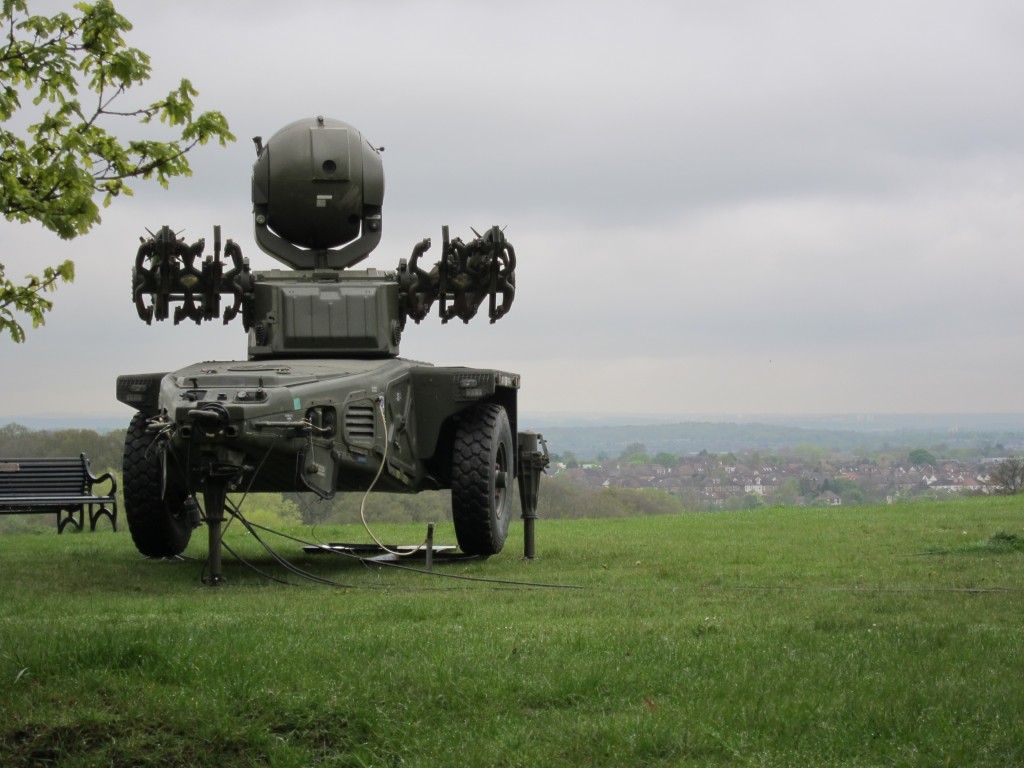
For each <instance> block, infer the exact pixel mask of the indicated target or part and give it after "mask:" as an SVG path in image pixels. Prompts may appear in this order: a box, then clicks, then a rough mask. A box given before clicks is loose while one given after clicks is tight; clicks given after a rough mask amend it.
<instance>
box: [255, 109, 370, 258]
mask: <svg viewBox="0 0 1024 768" xmlns="http://www.w3.org/2000/svg"><path fill="white" fill-rule="evenodd" d="M256 146H257V152H258V156H257V158H256V162H255V164H254V165H253V169H252V202H253V225H254V230H255V235H256V242H257V244H258V245H259V247H260V248H261V249H262V250H264V251H265V252H266V253H268V254H270V255H271V256H273V257H274V258H275V259H277V260H278V261H281V262H283V263H284V264H287V265H288V266H290V267H291V268H293V269H345V268H346V267H350V266H352V265H353V264H357V263H358V262H360V261H362V260H363V259H365V258H366V257H367V256H368V255H369V254H370V252H371V251H372V250H373V249H374V248H375V247H376V246H377V244H378V243H379V242H380V238H381V227H382V221H381V208H382V206H383V204H384V167H383V164H382V163H381V158H380V153H379V152H378V150H377V149H375V148H374V147H372V146H371V145H370V144H369V142H367V141H366V140H365V139H364V138H363V136H362V134H360V132H359V131H358V130H356V129H355V128H353V127H352V126H351V125H349V124H348V123H343V122H341V121H340V120H332V119H330V118H325V117H315V118H307V119H305V120H298V121H296V122H294V123H291V124H289V125H286V126H285V127H284V128H282V129H281V130H279V131H278V132H277V133H275V134H274V135H273V136H271V137H270V140H269V141H267V143H266V144H263V143H262V142H261V140H260V139H256Z"/></svg>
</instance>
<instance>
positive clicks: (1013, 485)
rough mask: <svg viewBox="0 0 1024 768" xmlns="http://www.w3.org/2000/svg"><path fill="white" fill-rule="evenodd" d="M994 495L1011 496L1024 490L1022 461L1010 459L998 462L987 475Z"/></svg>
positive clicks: (1023, 464)
mask: <svg viewBox="0 0 1024 768" xmlns="http://www.w3.org/2000/svg"><path fill="white" fill-rule="evenodd" d="M989 482H990V483H991V484H992V486H993V488H994V489H995V491H996V493H999V494H1003V495H1006V496H1012V495H1013V494H1015V493H1020V492H1021V491H1022V490H1024V459H1018V458H1010V459H1003V460H1002V461H1000V462H998V463H997V464H996V465H995V467H994V468H993V470H992V472H991V474H990V475H989Z"/></svg>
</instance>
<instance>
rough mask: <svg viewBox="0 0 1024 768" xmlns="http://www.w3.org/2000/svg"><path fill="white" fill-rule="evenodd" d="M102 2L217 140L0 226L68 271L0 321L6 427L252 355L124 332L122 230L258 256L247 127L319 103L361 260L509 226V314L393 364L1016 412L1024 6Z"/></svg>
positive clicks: (35, 264) (24, 248) (750, 407)
mask: <svg viewBox="0 0 1024 768" xmlns="http://www.w3.org/2000/svg"><path fill="white" fill-rule="evenodd" d="M68 5H70V3H68ZM117 5H118V8H119V10H120V11H121V12H122V13H123V14H124V15H125V16H127V17H128V18H129V19H131V20H132V21H133V23H134V24H135V29H134V30H133V32H132V33H131V34H130V36H129V38H128V43H129V44H130V45H133V46H136V47H138V48H141V49H142V50H144V51H146V52H148V53H149V54H150V55H151V57H152V64H153V70H154V76H153V80H152V88H151V89H149V90H148V91H147V92H146V93H144V94H140V96H139V97H138V98H139V99H140V100H142V99H143V98H145V99H147V100H152V99H155V98H156V97H157V96H158V95H159V93H160V92H163V91H166V90H167V89H169V88H170V87H171V86H173V85H174V84H175V83H176V81H177V79H179V78H181V77H188V78H190V79H191V80H192V82H193V84H194V85H195V86H196V87H197V88H198V89H199V91H200V96H199V99H198V104H199V107H200V108H201V109H219V110H221V111H222V112H224V114H225V115H226V116H227V118H228V120H229V122H230V124H231V128H232V131H233V132H234V133H235V134H236V136H237V137H238V141H237V142H236V143H234V144H231V145H229V146H228V147H227V148H226V149H222V148H216V147H204V148H202V149H200V150H197V151H196V152H195V153H194V154H193V156H192V165H193V171H194V175H193V176H192V177H191V178H190V179H185V180H179V181H176V182H172V184H171V186H170V188H169V189H168V190H162V189H160V188H159V187H157V186H156V185H151V186H150V185H147V184H145V183H142V182H140V183H138V184H136V186H135V191H136V195H135V196H134V197H132V198H123V199H119V200H117V201H115V203H114V205H113V206H112V207H111V208H109V209H107V210H106V211H105V212H104V214H103V217H104V222H103V224H102V225H101V226H99V227H98V228H96V229H95V230H94V231H93V232H92V233H91V234H89V235H88V236H86V237H83V238H80V239H78V240H76V241H73V242H71V243H62V242H60V241H58V240H57V239H56V238H55V237H54V236H52V235H50V234H48V233H45V232H43V231H42V230H41V228H40V227H38V226H37V225H18V224H12V223H7V222H0V254H2V256H0V261H3V263H5V264H6V265H7V271H8V274H9V275H10V276H20V275H21V274H24V273H26V272H28V271H30V270H34V271H38V270H39V269H41V267H42V266H43V265H44V264H46V263H55V262H58V261H60V260H62V259H65V258H73V259H74V260H75V262H76V265H77V271H78V277H77V279H76V280H75V283H74V284H73V285H69V286H63V287H61V288H60V290H59V291H58V292H57V293H56V294H54V295H53V298H54V300H55V309H54V311H53V312H52V314H50V315H49V316H48V319H47V322H46V325H45V326H44V327H42V328H39V329H35V330H29V332H28V341H27V343H25V344H22V345H14V344H12V343H11V342H10V341H9V340H7V339H3V340H0V355H2V372H0V416H7V417H16V416H47V415H63V414H84V415H90V416H109V415H113V416H117V415H122V414H123V415H124V417H125V420H126V421H127V419H128V418H129V417H130V412H129V410H128V408H127V406H123V405H121V404H119V403H118V402H117V401H116V399H115V397H114V379H115V377H116V375H117V374H119V373H133V372H142V371H157V370H171V369H174V368H177V367H181V366H184V365H186V364H188V363H191V362H194V361H196V360H212V359H221V360H223V359H243V358H244V357H245V354H246V337H245V333H244V331H243V329H242V326H241V324H240V323H239V322H237V321H236V322H235V323H234V324H233V325H230V326H227V327H221V326H219V325H215V324H204V325H203V326H202V327H197V326H195V325H192V324H190V325H187V326H186V325H181V326H177V327H175V326H174V325H173V324H171V322H170V321H167V322H165V323H162V324H159V325H157V324H154V326H153V327H147V326H146V325H145V324H144V323H143V322H142V321H141V320H139V319H138V318H137V316H136V314H135V310H134V308H133V305H132V303H131V297H130V287H129V286H130V269H131V265H132V262H133V258H134V254H135V250H136V248H137V247H138V242H139V241H138V237H139V236H140V235H143V234H144V233H145V229H146V228H149V229H151V230H154V231H155V230H156V229H157V228H158V227H160V226H161V225H163V224H169V225H171V226H172V227H173V228H174V229H176V230H180V229H184V230H185V231H184V233H183V234H184V236H185V237H186V239H187V240H188V241H189V242H191V241H192V240H195V239H197V238H199V237H206V238H207V240H208V241H210V240H211V239H212V227H213V225H214V224H221V225H222V227H223V230H224V235H225V237H231V238H233V239H234V240H236V241H237V242H239V244H240V245H241V246H242V250H243V252H244V253H245V255H246V256H248V257H249V258H250V260H251V262H252V264H253V266H254V268H255V269H269V268H276V267H277V266H278V265H277V262H275V261H273V260H272V259H271V258H270V257H268V256H266V255H264V254H262V253H261V252H260V251H259V250H258V248H257V247H256V245H255V241H254V239H253V237H252V222H251V202H250V188H249V184H250V173H251V166H252V162H253V160H254V159H255V150H254V148H253V145H252V143H251V141H250V138H251V137H252V136H255V135H262V136H263V137H264V138H269V137H270V136H271V135H272V134H273V133H274V132H275V131H276V130H277V129H278V128H280V127H282V126H283V125H285V124H287V123H289V122H291V121H293V120H296V119H299V118H303V117H308V116H313V115H317V114H322V115H325V116H329V117H334V118H338V119H341V120H344V121H346V122H348V123H351V124H352V125H354V126H355V127H356V128H358V129H359V130H360V131H361V132H362V133H363V135H364V136H365V137H366V138H367V139H368V140H369V141H370V142H371V143H373V144H374V145H378V146H379V145H383V146H384V147H385V151H384V154H383V161H384V170H385V176H386V183H387V192H386V197H385V205H384V237H383V240H382V243H381V245H380V246H379V247H378V248H377V250H376V251H375V252H374V253H373V254H372V255H371V256H370V258H369V259H367V260H366V261H365V262H363V264H361V265H360V267H362V266H375V267H379V268H393V267H395V266H396V265H397V263H398V261H399V259H400V258H404V257H407V256H408V255H409V252H410V250H411V248H412V246H413V245H414V244H415V243H416V242H418V241H419V240H420V239H422V238H423V237H427V236H429V237H432V238H433V239H434V240H435V242H439V241H440V234H441V225H443V224H448V225H449V226H450V228H451V230H452V233H453V235H461V236H463V237H464V238H465V237H467V236H471V231H470V227H475V228H476V229H477V230H481V231H482V229H483V228H485V227H488V226H490V225H492V224H500V225H502V226H505V227H507V229H506V234H507V236H508V237H509V239H510V240H511V241H512V243H513V244H514V245H515V248H516V253H517V256H518V264H519V268H518V275H517V280H518V293H517V297H516V301H515V305H514V306H513V308H512V311H511V313H510V314H509V315H508V316H507V317H506V318H504V319H502V320H501V321H499V322H498V323H497V324H495V325H489V324H488V323H487V320H486V317H480V318H477V319H476V320H475V321H474V322H472V323H470V324H469V325H468V326H463V325H462V324H461V323H449V324H448V325H445V326H442V325H441V324H440V322H439V321H438V320H437V318H436V316H431V317H430V318H428V319H427V320H425V321H424V322H423V323H422V324H421V325H419V326H416V325H413V324H411V323H410V326H409V328H407V330H406V334H405V337H404V340H403V344H402V354H403V356H404V357H410V358H413V359H418V360H427V361H431V362H434V363H439V364H459V365H473V366H486V367H492V366H493V367H500V368H504V369H506V370H512V371H516V372H519V373H521V374H522V376H523V388H522V391H521V394H520V404H521V405H520V407H521V408H522V409H523V410H524V411H525V412H526V413H528V414H533V415H534V418H535V419H536V420H537V421H538V423H543V422H544V421H546V420H547V417H546V414H553V413H560V414H564V413H569V414H572V413H577V414H583V413H599V412H615V413H635V414H664V415H665V416H666V418H670V417H672V416H678V415H684V414H685V415H700V414H707V415H712V414H713V415H720V414H744V415H747V416H749V415H751V414H759V413H761V414H768V413H773V414H777V413H898V412H946V413H948V412H1015V413H1019V412H1021V411H1022V410H1024V406H1022V402H1024V400H1022V399H1024V356H1022V355H1021V354H1020V346H1021V345H1020V341H1021V337H1022V331H1024V323H1022V321H1024V308H1022V301H1021V295H1022V288H1024V264H1022V257H1024V216H1022V213H1024V98H1022V96H1021V94H1022V92H1024V89H1022V87H1024V4H1021V3H1020V2H1019V0H1007V1H1006V2H1001V1H999V0H970V2H966V1H964V0H956V1H955V2H954V1H943V0H938V1H937V0H928V1H927V2H925V1H924V0H901V1H900V2H893V0H884V1H876V0H858V2H836V3H830V2H822V1H821V0H807V1H806V2H804V1H803V0H775V2H772V3H763V2H754V1H753V0H750V1H744V0H736V1H734V2H730V1H729V0H722V1H718V2H714V3H712V2H696V1H690V0H682V1H681V0H673V1H672V2H664V3H661V2H640V1H638V2H631V3H624V2H609V3H603V2H591V1H588V2H582V1H580V2H558V1H557V0H545V2H522V1H520V2H516V3H502V4H500V5H499V4H498V3H485V2H474V3H471V2H457V1H452V2H398V1H388V0H385V1H383V2H374V3H370V2H358V3H357V2H339V1H338V0H330V1H326V0H325V1H324V2H312V1H310V2H304V1H303V0H293V2H290V3H281V2H276V1H275V2H265V1H262V0H255V1H254V0H245V1H244V2H243V1H242V0H237V1H234V2H232V1H230V0H218V1H217V2H210V1H209V0H207V1H205V2H196V1H195V0H180V1H179V2H177V3H151V2H143V0H121V2H119V3H118V4H117ZM429 255H434V254H433V253H431V254H429ZM435 311H436V310H435ZM524 426H529V424H527V425H524Z"/></svg>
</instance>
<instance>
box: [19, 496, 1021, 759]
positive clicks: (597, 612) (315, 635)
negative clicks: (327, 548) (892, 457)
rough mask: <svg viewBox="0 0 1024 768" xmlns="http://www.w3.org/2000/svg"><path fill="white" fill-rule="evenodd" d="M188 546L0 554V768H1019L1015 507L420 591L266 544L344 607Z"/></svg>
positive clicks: (630, 534)
mask: <svg viewBox="0 0 1024 768" xmlns="http://www.w3.org/2000/svg"><path fill="white" fill-rule="evenodd" d="M541 511H542V512H543V507H542V510H541ZM290 533H292V534H294V535H296V536H299V537H303V538H313V537H316V538H317V539H318V540H320V541H328V540H331V541H337V540H348V541H353V540H365V534H363V533H362V532H361V531H357V530H355V529H349V530H344V529H339V528H318V529H316V530H314V531H310V530H309V529H297V528H296V529H292V530H291V531H290ZM383 533H384V535H385V536H386V537H387V538H388V539H390V540H393V541H401V542H415V541H416V540H418V539H419V538H421V537H422V534H423V531H422V530H421V529H420V527H419V526H416V527H405V528H394V527H392V528H385V529H384V531H383ZM204 534H205V531H203V530H200V531H198V532H197V535H196V537H195V539H194V541H193V543H192V545H190V547H189V549H188V551H187V554H188V555H190V557H191V558H193V559H187V560H185V561H183V562H166V561H148V560H145V559H142V558H141V557H139V556H137V555H136V553H135V550H134V548H133V546H132V543H131V539H130V537H129V536H128V534H127V533H119V534H116V535H115V534H111V533H109V532H108V531H103V532H100V533H95V534H89V533H85V534H74V535H68V534H65V535H63V536H60V537H58V536H56V535H55V534H54V533H52V532H50V533H46V534H37V535H8V536H2V537H0V579H2V586H0V588H2V590H3V595H4V596H3V600H2V603H0V765H2V766H7V767H11V766H29V765H60V766H139V765H156V766H172V765H173V766H184V765H193V766H235V765H252V766H256V765H273V766H371V765H372V766H398V765H402V766H438V765H452V766H595V765H601V766H605V765H607V766H676V765H679V766H690V765H692V766H818V765H827V766H882V765H899V766H946V765H952V766H1020V765H1024V686H1022V685H1021V673H1022V670H1024V604H1022V598H1024V551H1022V550H1024V541H1022V540H1024V508H1022V504H1021V502H1020V501H1019V500H1017V499H1013V498H994V499H979V500H971V501H963V502H950V503H943V504H920V505H903V506H893V507H862V508H849V509H842V508H836V509H827V510H822V509H815V510H805V509H768V510H760V511H753V512H749V513H745V512H744V513H741V512H732V513H720V514H695V515H683V516H674V517H652V518H633V519H628V520H602V521H594V520H565V521H544V520H541V521H540V523H539V525H538V542H537V550H538V558H537V559H536V560H534V561H529V562H528V561H524V560H522V559H521V558H520V557H519V553H520V552H521V542H520V541H519V540H518V539H517V537H519V536H520V535H521V529H520V528H519V527H518V525H517V527H516V528H515V529H514V531H513V533H512V535H511V537H510V541H509V544H508V545H507V547H506V551H505V552H504V553H503V554H502V555H500V556H497V557H494V558H491V559H490V560H488V561H486V562H462V563H439V564H437V565H435V569H434V570H435V574H436V575H433V576H427V575H423V574H420V573H416V572H412V571H401V570H395V569H390V568H383V567H380V566H377V565H374V566H366V565H363V564H361V563H357V562H352V561H349V560H343V559H341V558H336V557H330V556H310V555H303V554H302V552H301V549H300V546H299V544H297V543H295V542H293V541H289V540H284V539H274V540H273V541H274V547H275V549H277V551H278V552H280V553H281V554H282V555H285V556H287V557H288V558H289V560H291V561H292V562H294V563H295V564H296V565H298V566H300V567H302V568H305V569H309V570H311V571H314V572H315V573H316V574H318V575H319V576H321V577H325V578H329V579H331V580H334V581H336V582H340V583H343V584H346V585H349V586H348V587H332V586H325V585H323V584H316V583H311V582H308V581H304V580H300V579H298V578H297V577H296V576H294V575H290V574H288V573H287V572H286V571H284V570H283V569H282V568H280V567H279V566H277V565H276V563H275V562H274V561H273V560H272V559H271V557H270V556H269V555H267V554H265V553H264V552H263V551H262V550H261V549H260V548H259V546H258V544H257V543H256V542H255V541H253V540H252V539H251V538H249V537H248V536H247V535H246V534H245V532H244V531H243V530H242V529H241V527H240V526H239V525H238V524H234V525H232V526H231V527H230V528H229V530H228V536H227V541H228V542H229V543H230V544H231V545H232V547H233V548H235V549H236V550H237V551H238V552H240V553H241V554H243V556H244V557H246V558H247V559H249V560H251V561H252V562H253V563H254V564H255V565H256V566H258V567H259V568H261V569H263V570H265V571H269V572H271V573H273V574H274V575H275V576H277V577H279V578H283V579H286V580H287V581H289V582H291V583H292V585H290V586H289V585H285V584H281V583H278V582H275V581H269V580H267V579H265V578H263V577H260V576H258V575H256V574H255V573H254V572H253V571H251V570H249V569H248V568H247V567H245V566H243V565H242V564H240V563H239V562H237V561H235V560H233V559H232V558H231V557H226V561H225V572H226V575H227V576H228V578H229V581H228V583H227V584H226V585H224V586H221V587H217V588H211V587H204V586H202V584H201V583H200V577H201V575H202V571H203V563H202V558H203V557H204V556H205V551H206V546H205V535H204ZM437 538H438V541H439V543H441V542H443V541H444V540H446V539H451V538H453V537H452V534H451V532H450V530H447V529H445V528H444V527H439V530H438V537H437ZM450 576H459V577H469V578H468V579H454V578H449V577H450ZM469 579H482V580H480V581H475V580H469ZM487 580H501V582H503V583H499V582H498V581H487ZM509 582H527V583H531V584H546V585H562V586H526V585H519V584H515V583H509ZM565 587H571V588H565Z"/></svg>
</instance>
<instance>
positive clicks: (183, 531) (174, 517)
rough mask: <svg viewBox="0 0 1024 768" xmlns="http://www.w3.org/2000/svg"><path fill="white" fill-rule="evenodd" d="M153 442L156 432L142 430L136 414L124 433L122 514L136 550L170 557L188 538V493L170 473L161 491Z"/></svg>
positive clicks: (181, 549) (142, 421)
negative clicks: (163, 491)
mask: <svg viewBox="0 0 1024 768" xmlns="http://www.w3.org/2000/svg"><path fill="white" fill-rule="evenodd" d="M155 441H156V434H155V433H152V432H149V431H147V429H146V417H145V416H144V415H143V414H142V413H136V414H135V415H134V416H133V417H132V421H131V424H129V426H128V431H127V433H125V436H124V460H123V462H122V465H121V468H122V469H123V471H124V475H123V483H124V514H125V517H126V518H127V519H128V530H129V531H131V534H132V541H134V542H135V547H136V549H138V550H139V552H141V553H142V554H144V555H146V556H147V557H173V556H175V555H180V554H181V553H182V552H184V551H185V547H187V546H188V542H189V539H190V538H192V526H191V525H190V524H189V522H188V520H187V517H186V515H185V499H186V498H188V493H187V491H186V490H185V487H184V485H183V484H182V483H181V482H180V481H176V480H175V478H173V477H172V476H170V475H168V477H167V489H166V492H165V493H163V494H162V493H161V491H162V487H163V485H164V483H163V479H162V471H163V470H162V466H161V461H160V456H159V453H158V451H157V450H156V449H155V448H154V447H153V444H154V442H155ZM161 496H162V497H161Z"/></svg>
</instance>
